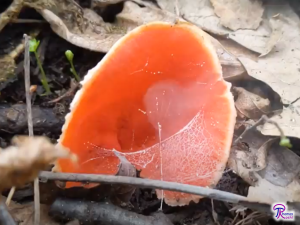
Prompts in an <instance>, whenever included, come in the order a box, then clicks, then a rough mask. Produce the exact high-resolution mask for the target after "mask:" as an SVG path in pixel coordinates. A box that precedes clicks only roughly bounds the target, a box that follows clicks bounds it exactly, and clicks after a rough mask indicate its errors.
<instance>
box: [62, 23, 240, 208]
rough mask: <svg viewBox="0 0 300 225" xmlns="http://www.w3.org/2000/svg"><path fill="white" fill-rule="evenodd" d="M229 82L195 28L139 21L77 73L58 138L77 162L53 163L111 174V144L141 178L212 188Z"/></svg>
mask: <svg viewBox="0 0 300 225" xmlns="http://www.w3.org/2000/svg"><path fill="white" fill-rule="evenodd" d="M230 87H231V85H230V84H229V83H227V82H225V81H224V80H223V78H222V70H221V65H220V63H219V60H218V58H217V54H216V52H215V50H214V49H213V47H212V45H211V43H210V41H209V40H208V38H207V36H206V35H205V34H204V32H203V31H202V30H201V29H200V28H198V27H196V26H194V25H191V24H189V23H184V22H179V23H178V24H175V25H173V24H169V23H164V22H154V23H149V24H146V25H143V26H140V27H138V28H136V29H134V30H132V31H131V32H129V33H128V34H127V35H125V36H124V37H123V38H121V39H120V40H119V41H118V42H117V43H116V44H115V45H114V46H113V47H112V48H111V50H110V51H109V52H108V53H107V54H106V56H105V57H104V58H103V59H102V60H101V61H100V62H99V63H98V65H96V66H95V67H94V68H93V69H91V70H90V71H89V72H88V74H87V75H86V76H85V78H84V80H83V82H82V88H81V90H80V91H78V92H77V94H76V96H75V98H74V100H73V102H72V103H71V112H70V113H69V114H68V115H67V117H66V122H65V125H64V127H63V131H62V135H61V137H60V140H59V144H60V145H63V146H64V147H67V148H69V149H70V150H71V151H72V152H74V153H76V154H77V155H78V158H79V165H80V166H79V167H74V165H73V164H72V163H71V162H70V161H69V160H65V159H63V160H59V161H58V164H57V168H58V169H59V171H61V172H74V173H96V174H97V173H99V174H112V175H113V174H116V173H117V171H118V164H119V159H118V158H117V157H116V156H115V154H114V153H113V152H112V150H113V149H115V150H117V151H119V152H120V153H122V154H123V155H124V156H125V157H126V158H127V160H128V161H130V162H131V163H132V164H133V165H134V166H135V167H136V168H137V169H139V170H141V173H140V175H141V177H144V178H150V179H157V180H164V181H173V182H179V183H185V184H193V185H198V186H208V187H213V186H215V185H216V183H217V182H218V181H219V179H220V178H221V176H222V173H223V170H224V168H225V165H226V162H227V159H228V157H229V152H230V145H231V141H232V136H233V130H234V124H235V117H236V111H235V108H234V100H233V96H232V94H231V93H230ZM78 185H80V184H78V183H72V182H68V183H67V184H66V188H69V187H72V186H78ZM91 186H92V184H90V185H88V186H86V187H91ZM157 195H158V198H164V199H165V202H166V203H167V204H169V205H173V206H175V205H186V204H188V203H189V202H190V201H191V200H193V201H195V202H198V201H199V199H200V197H199V196H194V195H190V194H183V193H176V192H170V191H161V190H157Z"/></svg>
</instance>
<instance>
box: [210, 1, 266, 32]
mask: <svg viewBox="0 0 300 225" xmlns="http://www.w3.org/2000/svg"><path fill="white" fill-rule="evenodd" d="M210 1H211V3H212V5H213V7H214V10H215V13H216V14H217V15H218V16H219V17H220V22H221V24H222V25H223V26H224V27H227V28H229V29H231V30H238V29H253V30H255V29H257V28H258V27H259V25H260V22H261V21H262V18H261V17H262V15H263V12H264V8H263V6H262V2H261V1H260V0H248V1H240V0H229V1H228V0H210Z"/></svg>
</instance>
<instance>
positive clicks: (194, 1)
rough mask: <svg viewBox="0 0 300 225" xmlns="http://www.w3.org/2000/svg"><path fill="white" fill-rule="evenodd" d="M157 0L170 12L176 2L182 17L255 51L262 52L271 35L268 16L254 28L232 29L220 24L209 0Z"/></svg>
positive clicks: (172, 10)
mask: <svg viewBox="0 0 300 225" xmlns="http://www.w3.org/2000/svg"><path fill="white" fill-rule="evenodd" d="M157 2H158V4H159V5H160V6H161V7H162V8H163V9H164V10H167V11H169V12H172V13H174V8H175V3H176V2H178V9H179V12H180V14H181V15H182V16H183V18H184V19H186V20H188V21H190V22H192V23H194V24H196V25H197V26H199V27H200V28H202V29H203V30H205V31H208V32H209V33H213V34H216V35H222V36H225V37H227V38H229V39H231V40H233V41H235V42H236V43H239V44H240V45H242V46H244V47H246V48H248V49H250V50H252V51H254V52H257V53H262V52H264V49H265V48H266V47H265V46H266V45H267V42H268V40H269V38H270V36H271V29H270V25H269V22H268V21H269V18H268V17H267V18H263V22H262V23H260V26H259V27H258V28H257V29H255V30H251V29H240V30H237V31H232V30H230V29H228V28H226V27H224V26H222V24H221V21H220V18H219V17H218V16H217V15H216V14H215V11H214V8H213V6H212V4H211V3H210V0H178V1H173V0H158V1H157ZM244 10H247V9H244ZM251 20H253V18H251Z"/></svg>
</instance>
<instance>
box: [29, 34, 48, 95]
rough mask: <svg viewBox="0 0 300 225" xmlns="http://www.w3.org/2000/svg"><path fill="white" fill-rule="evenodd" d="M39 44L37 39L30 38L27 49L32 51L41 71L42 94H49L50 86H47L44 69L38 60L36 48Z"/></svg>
mask: <svg viewBox="0 0 300 225" xmlns="http://www.w3.org/2000/svg"><path fill="white" fill-rule="evenodd" d="M39 45H40V41H38V40H36V39H31V40H30V42H29V51H30V52H33V53H34V55H35V58H36V61H37V64H38V67H39V69H40V71H41V74H42V79H41V82H42V85H43V87H44V89H45V90H46V93H45V94H44V95H49V94H51V90H50V87H49V84H48V81H47V77H46V74H45V71H44V69H43V66H42V63H41V61H40V58H39V55H38V53H37V49H38V47H39Z"/></svg>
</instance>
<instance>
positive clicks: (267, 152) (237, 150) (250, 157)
mask: <svg viewBox="0 0 300 225" xmlns="http://www.w3.org/2000/svg"><path fill="white" fill-rule="evenodd" d="M278 141H279V140H278V138H272V137H269V136H264V135H262V134H261V133H260V132H259V131H258V130H257V129H256V128H255V127H252V128H251V129H249V130H248V132H247V133H246V134H245V135H244V136H243V137H242V138H241V140H240V141H239V142H238V144H236V145H234V146H233V147H232V151H231V155H230V158H229V161H228V165H229V167H230V168H231V169H232V170H233V171H234V172H235V173H237V174H238V175H239V176H240V177H242V178H243V179H244V180H245V181H246V182H248V183H249V184H250V185H251V187H250V188H249V191H248V197H249V198H250V200H251V201H258V202H263V203H269V204H272V203H274V202H278V201H283V202H286V201H299V200H300V193H299V191H298V190H299V188H300V184H299V180H298V177H299V172H300V157H299V156H298V155H296V154H295V153H294V152H292V151H291V150H289V149H287V148H284V147H281V146H279V144H278Z"/></svg>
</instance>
